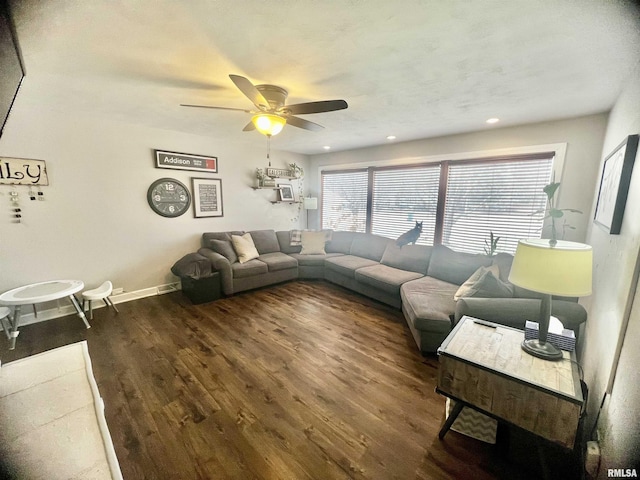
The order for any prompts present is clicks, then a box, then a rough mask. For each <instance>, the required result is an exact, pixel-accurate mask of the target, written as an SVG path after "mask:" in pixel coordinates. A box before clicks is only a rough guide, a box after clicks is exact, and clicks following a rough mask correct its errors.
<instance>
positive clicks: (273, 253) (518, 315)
mask: <svg viewBox="0 0 640 480" xmlns="http://www.w3.org/2000/svg"><path fill="white" fill-rule="evenodd" d="M244 233H247V232H239V231H235V232H209V233H204V234H203V236H202V248H200V249H199V250H198V258H199V259H200V261H208V262H210V263H211V266H212V268H213V270H215V271H217V272H219V275H220V278H221V284H222V291H223V292H224V293H225V294H226V295H232V294H235V293H238V292H242V291H245V290H249V289H253V288H258V287H264V286H267V285H271V284H274V283H278V282H283V281H288V280H294V279H324V280H327V281H330V282H332V283H335V284H338V285H341V286H343V287H345V288H348V289H350V290H354V291H356V292H358V293H360V294H363V295H366V296H368V297H371V298H373V299H375V300H378V301H380V302H383V303H386V304H388V305H391V306H393V307H396V308H400V309H402V312H403V314H404V316H405V319H406V321H407V325H408V326H409V329H410V331H411V333H412V335H413V338H414V340H415V342H416V344H417V346H418V348H419V349H420V351H421V352H423V353H431V352H435V351H436V350H437V348H438V347H439V346H440V344H441V343H442V341H443V340H444V338H445V337H446V336H447V335H448V333H449V332H450V331H451V329H452V327H453V326H454V325H455V323H456V322H457V321H459V319H460V318H462V316H463V315H470V316H475V317H478V318H483V319H485V320H491V321H495V322H498V323H502V324H505V325H509V326H513V327H516V328H520V329H524V323H525V321H526V320H535V319H536V318H537V316H538V311H539V305H540V303H539V300H537V299H536V294H535V293H534V292H530V291H527V290H523V289H520V288H518V287H515V286H514V285H510V284H508V280H507V277H508V274H509V269H510V266H511V260H512V257H511V255H508V254H498V255H497V256H495V257H491V258H490V257H487V256H485V255H473V254H468V253H460V252H455V251H453V250H451V249H449V248H447V247H445V246H435V247H430V246H424V245H405V246H403V247H402V248H400V247H398V246H396V244H395V242H394V241H393V240H391V239H388V238H385V237H381V236H378V235H373V234H366V233H355V232H339V231H336V232H333V233H332V235H331V239H330V240H329V241H327V242H326V244H325V254H314V255H308V254H307V255H305V254H302V253H301V248H302V247H301V246H299V245H291V241H290V239H291V232H289V231H278V232H276V231H274V230H254V231H249V232H248V233H250V234H251V238H252V239H253V241H254V244H255V247H256V249H257V251H258V253H259V256H258V258H256V259H253V260H249V261H247V262H245V263H240V262H238V261H237V257H235V253H234V250H233V247H232V246H231V235H242V234H244ZM234 257H235V258H234ZM205 259H206V260H205ZM492 265H497V270H499V277H500V280H501V281H502V282H504V285H503V287H504V286H505V285H506V286H507V287H508V292H509V293H511V292H513V293H512V295H508V294H507V295H505V294H503V293H500V294H499V295H498V296H497V298H496V292H491V291H489V292H475V294H476V296H472V297H463V298H460V299H458V301H455V300H454V295H455V293H456V292H457V291H458V289H459V288H460V285H462V284H463V283H464V282H465V281H467V279H468V278H469V277H470V276H471V275H472V274H473V273H474V272H476V270H478V268H479V267H491V266H492ZM503 291H504V288H503ZM478 296H479V298H478ZM487 297H488V298H487ZM552 314H553V315H554V316H556V317H558V318H559V319H560V320H561V321H562V323H563V324H564V326H565V328H569V329H572V330H575V332H576V335H577V334H578V333H579V327H580V324H581V323H583V322H584V321H585V320H586V311H585V310H584V308H583V307H582V306H581V305H580V304H578V303H577V302H576V299H554V301H553V304H552Z"/></svg>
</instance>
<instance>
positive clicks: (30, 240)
mask: <svg viewBox="0 0 640 480" xmlns="http://www.w3.org/2000/svg"><path fill="white" fill-rule="evenodd" d="M28 94H29V91H28V85H27V86H26V90H25V87H24V86H23V89H22V90H21V92H20V94H19V97H18V100H17V102H16V104H15V106H14V109H13V111H12V113H11V116H10V118H9V121H8V122H7V124H6V127H5V131H4V134H3V136H2V138H1V139H0V156H5V157H19V158H33V159H41V160H45V161H46V162H47V171H48V175H49V181H50V185H49V186H48V187H43V188H42V191H43V192H44V198H45V200H44V201H42V202H40V201H30V200H29V198H28V195H27V192H28V188H27V187H24V186H20V187H17V190H18V191H19V192H20V198H21V208H22V215H23V221H22V223H21V224H15V223H12V217H11V216H10V213H11V212H9V210H10V202H9V195H8V192H9V191H10V190H11V189H12V187H10V186H4V185H0V205H2V208H1V209H0V212H2V214H1V215H0V291H5V290H8V289H10V288H13V287H17V286H20V285H23V284H27V283H32V282H37V281H44V280H51V279H62V278H77V279H81V280H83V281H84V282H85V284H86V285H87V286H97V285H99V284H100V283H101V282H102V281H104V280H105V279H110V280H111V281H112V282H113V283H114V286H115V287H123V288H124V289H125V291H133V290H139V289H144V288H148V287H154V286H157V285H162V284H166V283H170V282H174V281H176V277H174V276H173V275H172V274H171V273H170V271H169V269H170V267H171V265H173V263H174V262H175V261H176V260H178V259H179V258H180V257H181V256H182V255H184V254H186V253H189V252H192V251H195V250H196V249H197V248H199V245H200V236H201V234H202V233H203V232H206V231H224V230H231V229H239V230H251V229H261V228H272V229H276V230H277V229H290V228H295V227H298V226H299V225H302V224H303V222H304V219H305V217H304V211H303V212H302V214H300V213H299V208H298V206H297V205H296V206H294V205H284V204H277V205H272V204H271V203H270V202H269V200H271V199H275V194H276V192H275V191H271V190H253V189H251V188H250V186H251V185H253V184H254V172H255V169H256V167H262V168H264V167H266V140H265V138H264V137H262V136H259V135H258V134H257V133H256V134H254V135H253V138H250V137H249V135H250V134H248V135H247V140H245V141H244V143H242V144H233V143H230V142H220V141H217V142H216V141H213V140H211V139H209V138H206V137H201V136H194V135H189V134H184V133H178V132H171V131H165V130H157V129H150V128H143V127H140V126H134V125H126V124H116V123H108V122H105V121H100V120H97V119H95V118H88V117H86V116H79V115H78V114H74V112H67V114H64V115H62V114H55V113H52V112H41V111H37V110H34V109H32V107H21V105H20V97H21V96H28ZM274 143H275V141H274ZM154 149H163V150H170V151H176V152H186V153H194V154H202V155H212V156H217V157H218V159H219V173H218V174H203V173H200V172H190V171H182V170H168V169H158V168H155V164H154V161H155V160H154V152H153V150H154ZM271 160H272V164H273V166H274V167H282V168H284V167H285V166H286V164H288V163H291V162H297V163H298V164H300V165H303V166H304V167H305V170H308V168H306V167H307V160H306V158H305V157H304V156H302V155H298V154H291V153H286V152H280V151H277V150H272V152H271ZM161 177H173V178H176V179H178V180H180V181H181V182H183V183H184V184H186V185H187V186H188V187H189V189H191V177H209V178H220V179H222V191H223V207H224V217H222V218H210V219H201V218H194V216H193V210H192V209H191V210H189V211H188V212H187V213H185V214H184V215H182V216H181V217H178V218H164V217H161V216H159V215H157V214H155V213H154V212H153V211H152V210H151V209H150V207H149V205H148V203H147V198H146V195H147V189H148V187H149V185H150V184H151V183H152V182H153V181H154V180H156V179H158V178H161Z"/></svg>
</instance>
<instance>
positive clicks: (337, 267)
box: [324, 255, 378, 279]
mask: <svg viewBox="0 0 640 480" xmlns="http://www.w3.org/2000/svg"><path fill="white" fill-rule="evenodd" d="M372 265H378V262H376V261H373V260H369V259H368V258H362V257H356V256H354V255H340V256H338V257H331V258H327V259H326V260H325V262H324V266H325V268H328V269H330V270H333V271H335V272H338V273H340V274H342V275H346V276H347V277H350V278H353V279H355V278H356V270H357V269H359V268H362V267H370V266H372Z"/></svg>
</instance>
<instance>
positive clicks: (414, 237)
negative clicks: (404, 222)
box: [396, 222, 422, 248]
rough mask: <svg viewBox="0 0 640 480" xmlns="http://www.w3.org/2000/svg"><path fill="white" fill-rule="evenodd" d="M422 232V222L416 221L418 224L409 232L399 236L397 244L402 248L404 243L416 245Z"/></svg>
mask: <svg viewBox="0 0 640 480" xmlns="http://www.w3.org/2000/svg"><path fill="white" fill-rule="evenodd" d="M421 233H422V222H416V226H415V227H413V228H412V229H411V230H409V231H408V232H404V233H403V234H402V235H400V236H399V237H398V239H397V240H396V245H398V246H399V247H400V248H402V246H403V245H407V244H409V243H413V244H414V245H415V244H416V242H417V241H418V238H420V234H421Z"/></svg>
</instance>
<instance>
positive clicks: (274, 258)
mask: <svg viewBox="0 0 640 480" xmlns="http://www.w3.org/2000/svg"><path fill="white" fill-rule="evenodd" d="M258 260H260V261H261V262H264V263H266V264H267V268H268V270H269V271H270V272H277V271H278V270H286V269H287V268H297V266H298V261H297V260H296V259H295V258H293V257H291V256H289V255H287V254H285V253H281V252H274V253H265V254H264V255H260V256H259V257H258Z"/></svg>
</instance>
